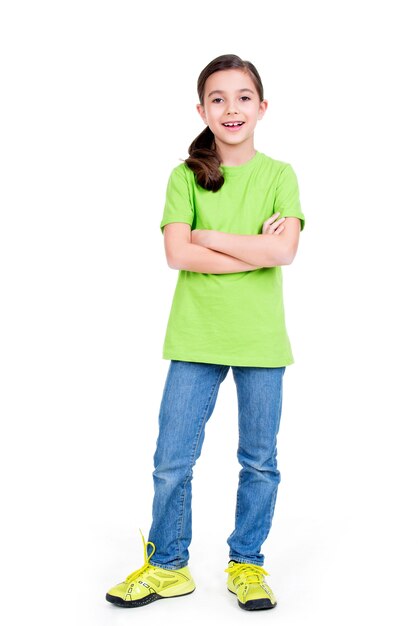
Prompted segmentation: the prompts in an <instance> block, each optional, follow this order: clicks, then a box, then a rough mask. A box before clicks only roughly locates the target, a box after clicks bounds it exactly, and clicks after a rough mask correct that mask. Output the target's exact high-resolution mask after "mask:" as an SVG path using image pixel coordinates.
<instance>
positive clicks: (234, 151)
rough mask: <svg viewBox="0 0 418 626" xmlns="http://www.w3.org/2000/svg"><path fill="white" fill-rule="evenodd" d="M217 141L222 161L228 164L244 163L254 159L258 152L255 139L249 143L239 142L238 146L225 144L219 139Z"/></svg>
mask: <svg viewBox="0 0 418 626" xmlns="http://www.w3.org/2000/svg"><path fill="white" fill-rule="evenodd" d="M251 139H252V137H251ZM215 143H216V151H217V152H218V154H219V158H220V159H221V163H222V165H226V166H234V165H242V164H243V163H246V162H247V161H249V160H250V159H252V158H253V156H255V154H256V152H257V151H256V150H255V148H254V142H253V141H251V142H249V143H248V144H245V143H244V144H237V145H236V146H234V145H232V146H231V144H225V143H223V142H219V141H218V140H216V142H215Z"/></svg>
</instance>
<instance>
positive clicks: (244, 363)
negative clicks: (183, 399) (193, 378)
mask: <svg viewBox="0 0 418 626" xmlns="http://www.w3.org/2000/svg"><path fill="white" fill-rule="evenodd" d="M163 359H165V360H167V361H171V360H173V361H189V362H191V363H211V364H214V365H236V366H237V367H285V366H287V365H292V364H293V363H294V362H295V360H294V358H293V357H287V358H283V359H281V360H279V361H274V362H272V361H265V362H263V363H260V362H257V363H255V362H254V360H251V359H249V360H247V359H234V358H231V359H228V358H225V357H211V356H205V357H198V356H195V355H194V356H188V355H184V354H183V355H179V354H173V353H171V354H170V353H169V352H163Z"/></svg>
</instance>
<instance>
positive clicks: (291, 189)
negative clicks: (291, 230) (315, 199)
mask: <svg viewBox="0 0 418 626" xmlns="http://www.w3.org/2000/svg"><path fill="white" fill-rule="evenodd" d="M277 211H280V216H279V218H282V217H298V218H299V219H300V229H301V231H302V230H303V229H304V226H305V216H304V214H303V213H302V208H301V206H300V199H299V185H298V180H297V178H296V174H295V172H294V170H293V168H292V166H291V165H290V164H289V163H288V164H286V167H285V168H284V169H283V170H282V173H281V174H280V176H279V179H278V183H277V187H276V192H275V196H274V210H273V213H277Z"/></svg>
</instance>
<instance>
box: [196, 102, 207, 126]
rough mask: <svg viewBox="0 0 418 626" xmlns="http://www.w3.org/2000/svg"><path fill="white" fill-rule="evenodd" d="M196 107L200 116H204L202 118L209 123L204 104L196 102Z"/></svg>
mask: <svg viewBox="0 0 418 626" xmlns="http://www.w3.org/2000/svg"><path fill="white" fill-rule="evenodd" d="M196 109H197V112H198V113H199V115H200V117H201V118H202V120H203V121H204V122H205V124H207V120H206V114H205V108H204V106H203V105H202V104H200V103H199V104H196Z"/></svg>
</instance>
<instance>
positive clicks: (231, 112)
mask: <svg viewBox="0 0 418 626" xmlns="http://www.w3.org/2000/svg"><path fill="white" fill-rule="evenodd" d="M228 108H229V110H228V115H236V114H237V113H238V106H237V105H236V104H230V105H229V107H228Z"/></svg>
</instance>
